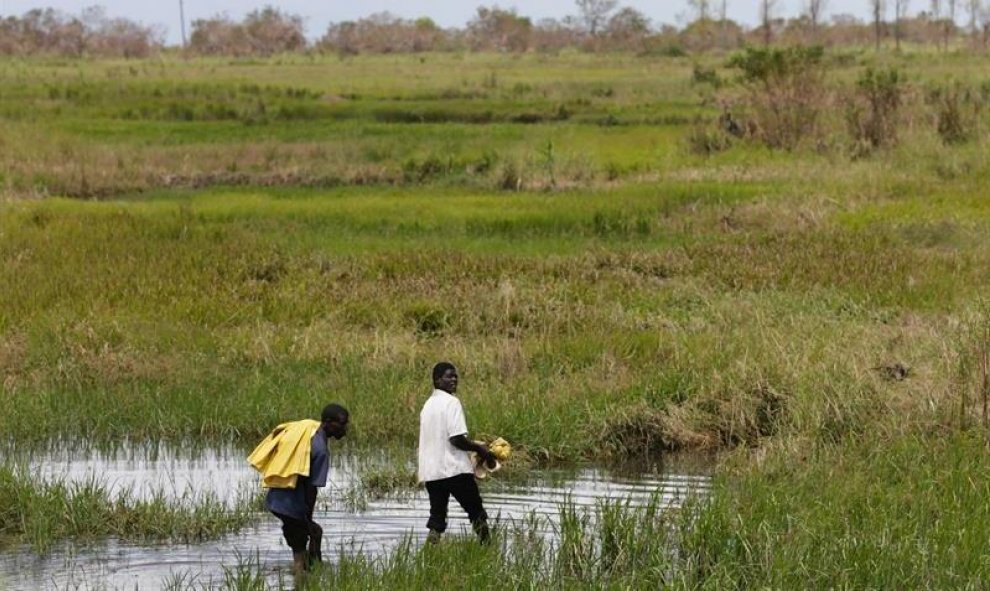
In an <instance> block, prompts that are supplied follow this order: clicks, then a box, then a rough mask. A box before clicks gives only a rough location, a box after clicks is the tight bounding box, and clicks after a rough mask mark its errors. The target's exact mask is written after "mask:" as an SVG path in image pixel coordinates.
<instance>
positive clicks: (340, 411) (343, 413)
mask: <svg viewBox="0 0 990 591" xmlns="http://www.w3.org/2000/svg"><path fill="white" fill-rule="evenodd" d="M349 416H350V413H348V412H347V409H346V408H344V407H343V406H341V405H339V404H328V405H326V406H324V407H323V412H322V413H320V420H321V421H323V422H325V423H326V422H329V421H333V422H335V423H346V422H347V417H349Z"/></svg>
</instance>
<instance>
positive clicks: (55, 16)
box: [0, 7, 165, 58]
mask: <svg viewBox="0 0 990 591" xmlns="http://www.w3.org/2000/svg"><path fill="white" fill-rule="evenodd" d="M164 38H165V34H164V31H162V30H161V29H159V28H156V27H148V26H144V25H141V24H138V23H135V22H134V21H130V20H127V19H123V18H109V17H107V15H106V13H105V12H104V10H103V9H102V8H99V7H92V8H87V9H85V10H83V12H82V14H81V15H79V16H69V15H66V14H64V13H61V12H58V11H56V10H53V9H51V8H45V9H35V10H31V11H29V12H27V13H25V14H24V15H23V16H21V17H19V18H18V17H13V16H11V17H6V18H3V19H0V55H36V54H51V55H59V56H68V57H81V56H84V55H94V56H102V57H126V58H131V57H133V58H138V57H147V56H149V55H152V54H154V53H156V52H158V51H159V50H161V48H162V45H163V42H164V41H163V40H164Z"/></svg>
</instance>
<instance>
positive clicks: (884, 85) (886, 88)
mask: <svg viewBox="0 0 990 591" xmlns="http://www.w3.org/2000/svg"><path fill="white" fill-rule="evenodd" d="M903 102H904V76H903V75H902V74H901V73H900V72H899V71H898V70H896V69H894V68H891V69H889V70H885V71H881V70H874V69H873V68H867V69H866V71H865V72H863V75H862V76H860V78H859V80H858V81H857V82H856V93H855V95H854V96H853V98H852V100H851V101H850V102H849V105H848V108H847V111H846V119H847V121H848V123H849V132H850V133H851V134H852V136H853V139H854V140H855V141H856V145H857V146H860V147H862V148H868V149H876V148H883V147H887V146H892V145H895V144H896V143H897V131H898V127H899V123H900V122H899V121H898V112H899V110H900V107H901V105H902V104H903Z"/></svg>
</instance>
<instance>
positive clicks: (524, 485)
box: [0, 446, 710, 591]
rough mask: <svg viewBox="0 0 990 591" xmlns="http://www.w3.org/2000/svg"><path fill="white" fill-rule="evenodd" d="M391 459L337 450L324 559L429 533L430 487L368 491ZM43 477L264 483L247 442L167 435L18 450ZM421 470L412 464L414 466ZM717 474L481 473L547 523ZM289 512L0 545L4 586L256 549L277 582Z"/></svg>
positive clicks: (199, 564)
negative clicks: (199, 445)
mask: <svg viewBox="0 0 990 591" xmlns="http://www.w3.org/2000/svg"><path fill="white" fill-rule="evenodd" d="M389 461H391V462H394V461H395V460H394V459H390V460H387V459H384V458H374V457H371V458H368V457H364V456H362V457H361V458H360V459H358V458H357V457H354V456H346V457H342V456H336V457H334V458H333V460H332V467H331V472H330V484H329V485H328V487H327V488H326V489H324V490H323V491H321V494H320V500H319V504H318V505H317V511H316V514H315V516H314V519H315V520H316V521H317V522H318V523H320V524H321V525H322V526H323V529H324V542H323V555H324V560H331V561H332V560H333V559H334V558H335V557H336V556H338V555H340V554H341V553H356V552H364V553H366V554H375V553H381V552H386V551H388V550H389V549H390V548H392V547H394V546H396V545H397V544H399V543H400V542H401V541H402V540H404V539H406V538H409V537H411V538H412V539H413V540H414V541H415V543H422V540H423V538H425V535H426V530H425V523H426V518H427V516H428V514H429V500H428V499H427V497H426V493H425V491H424V490H422V489H417V490H415V491H404V492H400V493H396V494H394V495H390V496H386V497H385V498H368V497H367V496H365V495H364V494H363V493H361V492H360V491H361V490H362V489H361V487H360V486H359V482H360V474H361V470H362V469H368V467H369V466H375V465H376V464H377V465H383V464H384V463H386V462H389ZM19 462H20V463H21V464H26V465H28V466H29V467H30V468H31V473H32V474H33V475H37V476H38V477H40V478H43V479H51V478H60V479H65V480H67V481H88V480H93V479H95V480H97V481H99V482H103V483H106V484H107V485H109V486H110V487H111V488H112V489H116V490H125V489H126V490H130V491H132V493H133V494H134V495H135V496H137V497H143V496H150V495H155V494H158V495H161V494H164V495H165V496H167V497H176V498H186V499H189V498H196V497H198V496H201V495H204V494H206V495H214V496H215V497H216V498H218V499H221V500H224V501H225V502H227V503H234V502H236V501H237V499H243V498H244V495H250V494H252V491H256V490H258V488H257V487H258V476H257V474H256V473H255V472H254V470H253V469H251V468H250V466H248V464H247V463H246V461H245V452H244V450H242V449H239V448H228V449H206V450H199V451H195V452H190V451H179V450H176V449H171V448H163V447H158V446H155V447H147V446H129V447H126V448H124V449H123V450H118V451H116V452H98V451H89V452H80V451H79V450H75V449H67V448H61V449H54V450H51V451H48V452H45V453H36V454H33V455H30V456H25V457H22V458H20V460H19ZM409 470H410V471H411V470H412V466H411V465H410V466H409ZM709 484H710V478H709V476H708V475H707V474H706V472H705V467H704V466H702V467H701V468H698V467H691V468H684V467H683V466H680V467H677V468H670V467H669V466H668V467H657V466H637V467H634V468H633V469H632V470H630V469H629V468H628V467H626V468H624V469H607V468H585V469H579V470H570V471H565V470H556V471H542V472H536V473H534V474H531V475H530V476H528V477H527V478H526V479H525V480H519V479H518V478H500V477H499V474H496V475H495V476H494V477H491V478H489V479H487V480H486V481H483V482H481V484H480V486H481V492H482V496H483V498H484V501H485V508H486V510H487V511H488V513H489V516H490V517H492V518H497V519H499V520H502V521H503V522H505V521H513V520H522V519H525V518H527V517H529V516H531V515H534V514H535V515H538V516H543V517H544V518H545V520H544V523H546V524H547V530H548V532H549V531H552V526H551V525H550V524H552V523H553V522H554V521H555V519H556V517H557V515H558V513H559V507H560V504H561V503H562V502H565V501H566V502H570V503H572V504H573V505H574V506H576V507H589V508H592V507H594V506H595V504H596V503H597V502H598V501H599V500H600V499H606V498H608V499H628V501H629V503H630V504H631V505H633V506H635V505H637V504H643V503H645V502H647V501H648V500H649V499H650V498H651V496H652V495H654V494H657V495H660V498H661V499H662V501H663V503H664V504H666V505H669V506H671V507H677V506H679V505H680V504H681V502H683V500H684V499H686V498H688V497H689V496H692V495H704V494H706V491H707V490H708V487H709ZM280 526H281V524H280V523H279V521H278V520H277V519H275V518H274V517H273V516H271V515H268V514H259V515H258V519H257V521H256V522H255V524H254V525H253V526H251V527H248V528H245V529H243V530H241V531H239V532H237V533H233V534H229V535H226V536H224V537H222V538H221V539H219V540H214V541H210V542H202V543H194V544H175V543H172V544H165V545H148V544H146V543H144V544H134V543H129V542H127V541H124V540H108V541H105V542H102V543H98V544H90V545H86V546H80V547H77V546H75V545H73V544H70V543H66V544H61V545H58V546H56V547H55V548H54V549H53V550H52V551H51V552H49V553H47V554H46V555H44V556H39V555H37V554H35V553H33V552H31V551H29V550H16V551H11V552H5V553H0V589H8V590H10V591H20V590H25V591H26V590H32V591H33V590H36V589H135V588H137V589H142V590H144V589H163V588H166V587H168V586H169V583H171V584H173V585H174V584H175V583H176V582H180V581H181V583H182V584H181V586H182V588H187V587H190V586H195V588H197V589H198V588H210V587H211V586H215V585H218V584H219V583H221V582H222V581H223V578H224V572H225V569H234V568H236V567H237V565H238V564H243V563H244V562H245V561H251V562H253V563H254V564H260V568H261V569H262V570H263V571H264V572H266V573H267V575H268V578H269V580H270V582H271V583H272V584H273V585H276V586H277V585H278V584H279V581H285V582H288V581H291V577H290V576H289V572H290V565H291V553H290V551H289V549H288V547H287V546H285V545H284V542H283V540H282V536H281V529H280ZM448 531H449V532H451V533H458V532H461V533H467V532H469V531H470V529H469V524H468V522H467V519H466V518H465V517H464V515H463V512H462V511H461V510H460V508H459V507H458V506H457V504H456V502H455V501H453V500H451V510H450V527H449V530H448Z"/></svg>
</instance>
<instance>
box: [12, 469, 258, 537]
mask: <svg viewBox="0 0 990 591" xmlns="http://www.w3.org/2000/svg"><path fill="white" fill-rule="evenodd" d="M0 494H2V495H3V498H4V499H5V501H4V504H3V509H2V511H0V547H7V548H9V547H11V546H18V545H26V546H28V547H30V548H31V549H32V550H34V551H35V552H38V553H44V552H46V551H47V550H48V549H50V548H51V547H52V546H53V545H54V544H57V543H59V542H61V541H63V540H66V539H68V540H72V541H74V542H77V543H85V542H94V541H99V540H101V539H104V538H107V537H115V538H119V539H126V540H130V541H149V542H164V541H171V542H177V543H178V542H181V543H191V542H196V541H201V540H206V539H211V538H217V537H219V536H220V535H222V534H224V533H228V532H230V531H233V530H237V529H238V528H241V527H244V526H246V525H248V524H250V522H251V520H252V519H253V518H254V514H255V512H256V510H257V504H258V503H257V499H248V498H244V499H241V500H240V501H238V502H237V503H236V504H235V505H234V506H227V505H225V504H224V503H223V502H222V501H220V500H218V499H215V498H212V497H209V496H196V495H189V496H184V497H183V498H179V499H169V498H168V497H167V496H166V495H165V494H164V493H162V492H159V493H155V494H152V495H151V496H150V497H148V498H140V499H139V498H136V497H135V496H134V495H133V493H132V492H130V491H127V490H124V491H118V492H112V491H111V490H110V488H109V487H108V486H107V484H106V483H103V482H100V481H98V480H96V479H92V480H88V481H83V482H76V483H66V482H61V481H39V480H38V479H37V478H35V477H34V476H32V475H31V474H28V473H27V472H25V471H24V470H23V469H20V468H16V467H10V466H2V467H0Z"/></svg>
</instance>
